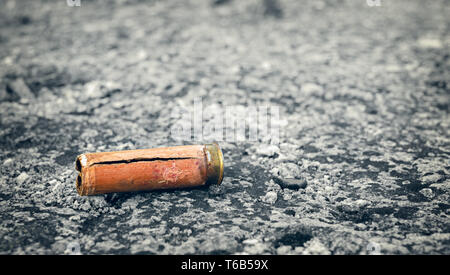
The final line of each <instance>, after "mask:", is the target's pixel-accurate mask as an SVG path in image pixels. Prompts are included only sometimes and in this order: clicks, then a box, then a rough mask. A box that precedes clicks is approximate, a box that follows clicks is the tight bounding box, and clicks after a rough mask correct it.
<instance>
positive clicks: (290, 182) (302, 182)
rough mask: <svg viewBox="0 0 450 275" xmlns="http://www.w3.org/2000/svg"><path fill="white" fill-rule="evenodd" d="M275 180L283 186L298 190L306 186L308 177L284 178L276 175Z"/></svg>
mask: <svg viewBox="0 0 450 275" xmlns="http://www.w3.org/2000/svg"><path fill="white" fill-rule="evenodd" d="M273 180H274V182H275V183H277V184H278V185H280V186H281V188H283V189H284V188H289V189H292V190H298V189H300V188H305V187H306V185H307V183H306V179H304V178H301V179H283V178H278V177H274V178H273Z"/></svg>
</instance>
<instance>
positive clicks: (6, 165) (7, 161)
mask: <svg viewBox="0 0 450 275" xmlns="http://www.w3.org/2000/svg"><path fill="white" fill-rule="evenodd" d="M12 163H13V160H12V159H5V160H4V161H3V166H4V167H8V166H10V165H11V164H12Z"/></svg>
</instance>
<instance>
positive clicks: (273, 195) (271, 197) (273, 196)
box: [261, 191, 278, 204]
mask: <svg viewBox="0 0 450 275" xmlns="http://www.w3.org/2000/svg"><path fill="white" fill-rule="evenodd" d="M277 199H278V195H277V192H274V191H270V192H267V194H266V195H265V196H263V197H262V198H261V200H262V201H263V202H265V203H268V204H274V203H275V202H276V201H277Z"/></svg>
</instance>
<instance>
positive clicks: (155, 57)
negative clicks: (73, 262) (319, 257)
mask: <svg viewBox="0 0 450 275" xmlns="http://www.w3.org/2000/svg"><path fill="white" fill-rule="evenodd" d="M449 14H450V5H448V2H447V1H439V0H438V1H427V2H426V3H425V2H423V1H384V0H382V1H381V6H379V7H370V6H368V5H367V3H366V1H365V0H360V1H338V2H336V1H331V0H330V1H284V0H283V1H278V2H274V1H261V0H252V1H83V0H81V6H80V7H69V6H67V4H66V1H65V0H58V1H11V0H9V1H6V0H5V1H0V64H1V65H0V164H1V165H0V253H2V254H64V253H66V254H67V253H81V254H110V253H111V254H116V253H119V254H129V253H132V254H135V253H145V254H147V253H154V254H190V253H199V254H211V253H212V254H264V253H267V254H369V253H372V252H375V253H381V254H416V253H418V254H450V219H449V214H450V203H449V196H450V176H449V171H450V134H449V126H450V118H449V102H450V98H449V97H450V94H449V84H450V74H449V68H450V58H449V56H450V51H449V48H450V31H449V28H450V20H449V18H450V17H449ZM198 96H201V97H202V98H203V105H204V106H208V105H212V106H218V107H224V106H229V105H242V106H260V105H272V106H279V108H280V118H281V119H282V120H283V121H284V124H283V125H282V126H283V127H282V135H281V137H280V144H275V145H272V146H267V144H265V143H264V141H259V142H220V145H221V147H222V148H223V151H224V155H225V178H224V181H223V184H222V185H221V186H213V187H211V188H199V189H194V190H176V191H169V192H146V193H133V194H109V195H102V196H94V197H80V196H78V194H77V193H76V189H75V177H76V172H75V169H74V165H73V162H74V159H75V157H76V156H77V155H78V154H80V153H84V152H95V151H111V150H125V149H135V148H151V147H157V146H169V145H179V144H181V143H180V142H178V141H176V140H174V139H173V138H171V136H170V128H171V126H172V125H173V124H174V123H175V122H176V119H175V118H174V117H172V116H171V110H172V109H174V108H176V107H177V106H180V105H185V106H189V105H190V104H192V101H193V99H194V98H195V97H198ZM214 104H215V105H214ZM200 142H201V141H191V142H189V141H186V142H184V144H192V143H200ZM280 178H281V179H291V180H290V181H293V180H295V179H297V180H299V182H297V184H300V182H301V185H302V188H284V187H282V186H281V185H280V184H279V179H280ZM374 248H375V250H373V249H374Z"/></svg>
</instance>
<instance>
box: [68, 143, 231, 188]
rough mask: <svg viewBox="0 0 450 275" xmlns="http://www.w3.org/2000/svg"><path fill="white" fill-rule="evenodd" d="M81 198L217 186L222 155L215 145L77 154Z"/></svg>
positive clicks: (220, 178) (219, 179)
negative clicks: (209, 185) (119, 193)
mask: <svg viewBox="0 0 450 275" xmlns="http://www.w3.org/2000/svg"><path fill="white" fill-rule="evenodd" d="M75 168H76V169H77V171H79V172H80V173H79V174H78V177H77V180H76V187H77V191H78V194H80V195H81V196H86V195H97V194H105V193H112V192H135V191H147V190H156V189H172V188H185V187H194V186H200V185H205V184H220V183H221V182H222V179H223V155H222V151H221V150H220V148H219V145H218V144H217V143H213V144H206V145H187V146H175V147H166V148H152V149H143V150H128V151H116V152H102V153H88V154H82V155H79V156H78V157H77V159H76V162H75Z"/></svg>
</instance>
